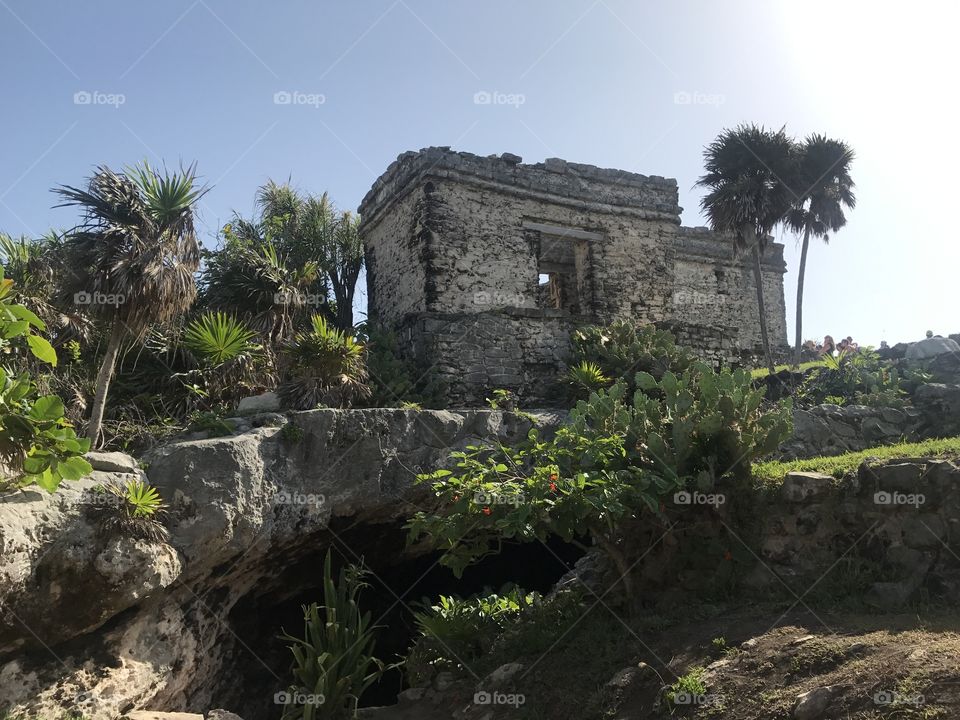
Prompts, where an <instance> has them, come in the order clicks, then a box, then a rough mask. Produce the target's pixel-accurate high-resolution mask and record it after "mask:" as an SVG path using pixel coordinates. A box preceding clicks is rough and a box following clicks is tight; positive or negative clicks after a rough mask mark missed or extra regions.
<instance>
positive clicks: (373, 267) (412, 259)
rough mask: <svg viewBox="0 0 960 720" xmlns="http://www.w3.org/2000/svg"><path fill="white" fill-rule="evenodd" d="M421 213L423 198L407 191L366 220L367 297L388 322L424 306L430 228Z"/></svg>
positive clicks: (423, 206) (398, 319) (421, 310)
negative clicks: (375, 219) (375, 217)
mask: <svg viewBox="0 0 960 720" xmlns="http://www.w3.org/2000/svg"><path fill="white" fill-rule="evenodd" d="M424 214H425V201H424V199H423V198H421V197H418V196H416V195H413V194H410V195H407V196H405V197H403V198H399V199H398V200H397V202H396V203H394V205H393V209H392V211H391V212H390V213H389V214H384V215H382V216H381V217H380V219H379V221H378V222H376V223H372V222H371V223H366V224H365V235H364V243H365V261H366V268H367V294H368V298H367V300H368V303H369V307H370V308H376V309H377V310H376V312H377V314H378V316H379V317H380V319H381V320H382V321H383V322H384V323H386V324H388V325H394V324H396V323H398V322H400V321H401V320H402V319H403V318H405V317H407V316H408V315H411V314H413V313H418V312H423V311H424V310H426V307H427V300H426V298H427V293H426V287H427V267H428V265H427V260H426V246H427V242H428V237H429V229H428V228H426V227H425V225H424Z"/></svg>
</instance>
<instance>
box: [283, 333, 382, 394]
mask: <svg viewBox="0 0 960 720" xmlns="http://www.w3.org/2000/svg"><path fill="white" fill-rule="evenodd" d="M310 322H311V329H310V330H309V331H308V332H302V333H297V335H296V336H295V337H294V339H293V340H292V341H291V342H290V343H289V344H288V345H287V346H286V347H285V348H284V350H283V355H284V357H285V359H286V361H287V368H286V373H287V378H286V380H285V382H284V383H283V384H281V386H280V391H279V392H280V397H281V398H282V399H283V401H284V402H285V403H286V405H287V406H288V407H291V408H294V409H297V410H309V409H311V408H315V407H317V406H319V405H323V406H327V407H348V406H350V405H351V404H352V403H353V402H354V401H355V400H358V399H361V398H365V397H368V396H369V395H370V388H369V387H368V386H367V385H366V379H367V369H366V365H365V360H364V346H363V345H362V344H361V343H360V342H358V341H357V340H356V339H355V338H353V337H352V336H351V335H349V334H347V333H345V332H343V331H342V330H337V329H336V328H335V327H333V326H332V325H330V324H329V323H327V321H326V319H325V318H324V317H323V316H322V315H314V316H313V317H312V318H311V321H310Z"/></svg>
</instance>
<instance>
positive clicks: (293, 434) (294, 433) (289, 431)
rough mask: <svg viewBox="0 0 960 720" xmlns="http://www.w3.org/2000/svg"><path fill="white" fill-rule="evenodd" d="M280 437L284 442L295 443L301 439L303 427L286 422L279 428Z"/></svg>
mask: <svg viewBox="0 0 960 720" xmlns="http://www.w3.org/2000/svg"><path fill="white" fill-rule="evenodd" d="M280 439H281V440H283V441H284V442H285V443H288V444H290V445H295V444H296V443H298V442H300V441H301V440H303V428H302V427H300V426H299V425H297V424H296V423H293V422H288V423H287V424H286V425H284V426H283V427H282V428H280Z"/></svg>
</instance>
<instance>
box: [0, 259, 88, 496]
mask: <svg viewBox="0 0 960 720" xmlns="http://www.w3.org/2000/svg"><path fill="white" fill-rule="evenodd" d="M13 292H14V287H13V281H11V280H9V279H6V278H4V276H3V268H2V267H0V352H2V353H4V354H6V355H18V354H19V355H20V356H22V357H23V358H24V359H23V360H22V361H21V365H23V366H27V365H28V364H30V363H32V362H39V363H42V364H44V365H49V366H54V367H55V366H56V364H57V354H56V352H55V351H54V349H53V347H52V346H51V345H50V343H49V342H48V341H47V340H46V338H44V337H43V336H41V335H38V334H37V331H38V330H45V329H46V326H45V325H44V323H43V321H41V320H40V318H38V317H37V316H36V315H35V314H34V313H33V312H31V311H30V310H28V309H27V308H26V307H24V306H23V305H19V304H17V303H15V302H13ZM28 357H29V358H30V360H27V359H26V358H28ZM64 413H65V408H64V406H63V401H62V400H61V399H60V398H59V397H57V396H56V395H38V393H37V388H36V385H35V383H34V380H33V378H32V377H31V375H30V372H29V371H28V370H23V371H20V372H16V371H14V370H12V369H11V368H8V367H0V491H6V490H12V489H15V488H20V487H26V486H29V485H34V484H36V485H38V486H40V487H41V488H43V489H44V490H47V491H48V492H54V491H55V490H56V489H57V487H58V486H59V485H60V482H61V481H62V480H79V479H80V478H82V477H83V476H84V475H88V474H89V473H90V472H91V470H92V468H91V467H90V463H88V462H87V461H86V460H84V458H83V455H84V453H86V452H87V451H88V450H89V449H90V441H89V440H86V439H80V438H78V437H77V435H76V433H75V432H74V430H73V427H72V426H71V425H70V423H69V422H68V421H67V420H66V418H65V417H64Z"/></svg>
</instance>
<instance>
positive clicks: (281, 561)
mask: <svg viewBox="0 0 960 720" xmlns="http://www.w3.org/2000/svg"><path fill="white" fill-rule="evenodd" d="M331 529H332V532H325V533H323V534H322V535H317V536H314V537H311V538H305V539H304V542H303V544H301V545H300V546H298V547H297V548H294V549H292V550H291V555H293V556H287V557H272V558H270V561H271V563H272V564H274V565H275V566H276V567H278V568H282V570H280V571H278V574H277V575H276V576H275V577H274V579H273V580H272V581H270V582H269V583H268V584H266V585H264V586H262V587H258V589H257V591H256V592H255V593H253V594H250V595H248V596H246V597H245V598H243V599H241V600H240V601H239V602H238V603H237V604H236V605H235V606H234V608H233V610H232V611H231V613H230V616H229V617H230V622H231V626H232V627H233V628H234V630H235V631H236V632H237V633H238V635H240V636H241V637H242V638H243V645H240V644H239V643H238V647H237V648H236V651H235V653H234V658H235V660H234V663H235V667H234V668H231V669H227V673H232V679H230V680H227V679H226V678H231V675H229V674H225V680H224V684H223V688H222V692H220V693H218V695H219V697H218V698H217V700H219V701H220V705H218V707H225V708H227V709H232V710H233V711H234V712H238V713H241V712H242V716H243V717H245V718H248V720H274V719H275V718H279V717H280V713H281V709H280V706H278V705H276V704H275V703H274V702H273V696H274V694H275V693H277V692H280V691H282V690H285V689H286V683H287V682H289V680H290V677H289V669H290V661H291V655H290V652H289V650H288V649H287V647H286V645H285V644H284V642H283V641H282V640H281V639H280V638H279V637H278V636H279V635H280V632H281V628H282V629H283V630H285V631H287V632H288V633H290V634H292V635H295V636H299V635H300V634H301V633H302V632H303V612H302V609H301V607H302V606H303V605H307V604H310V603H312V602H322V600H323V589H322V582H323V561H324V557H325V556H326V553H327V549H328V548H330V547H332V549H333V572H334V576H335V577H336V575H337V573H338V571H339V568H340V567H341V566H342V565H344V564H345V563H350V562H354V563H355V562H357V560H358V559H359V558H361V557H362V558H363V559H364V563H365V565H366V566H367V567H368V568H369V569H370V571H371V574H370V575H369V576H368V577H367V582H368V583H369V585H370V587H368V588H366V589H365V590H364V591H363V593H362V595H361V596H360V604H361V609H362V610H363V611H364V612H366V611H369V612H370V613H371V614H372V618H373V620H374V622H375V624H377V625H381V626H382V628H381V629H380V631H379V634H378V641H377V647H376V653H375V654H376V656H377V657H378V658H380V659H381V660H383V661H384V662H386V663H390V662H395V661H397V660H398V659H399V658H400V657H402V656H403V655H405V654H406V651H407V650H408V648H409V647H410V645H411V644H412V642H413V640H414V637H415V635H416V630H415V623H414V619H413V616H412V614H411V612H410V608H414V609H416V608H417V607H418V605H419V604H420V603H421V602H422V601H424V600H427V601H429V602H431V603H434V602H436V600H437V598H438V596H439V595H441V594H442V595H458V596H461V597H466V596H469V595H473V594H475V593H480V592H483V591H485V590H487V591H490V592H496V591H498V590H499V589H500V588H501V587H502V586H504V585H506V584H508V583H514V584H516V585H519V586H520V587H522V588H524V589H526V590H536V591H538V592H542V593H546V592H547V591H548V590H550V589H551V588H552V587H553V585H554V584H555V583H556V582H557V580H559V579H560V578H561V577H562V576H563V575H564V574H565V573H566V572H567V571H568V570H570V569H571V568H572V567H573V565H574V563H575V562H576V561H577V560H578V559H579V558H580V557H581V556H582V555H583V550H582V549H580V548H578V547H576V546H574V545H571V544H569V543H565V542H563V541H561V540H559V539H556V538H554V539H551V540H549V541H548V542H547V543H546V544H545V545H544V544H540V543H536V542H535V543H525V544H511V545H506V546H504V549H503V551H502V552H501V553H500V554H499V555H496V556H492V557H489V558H486V559H485V560H484V561H482V562H480V563H478V564H477V565H475V566H473V567H471V568H468V569H467V570H466V571H465V572H464V575H463V577H462V578H459V579H458V578H456V577H455V576H454V575H453V572H452V571H450V570H449V569H448V568H446V567H443V566H441V565H439V564H437V559H438V557H439V555H438V554H437V553H433V552H431V553H428V554H421V555H414V556H411V555H410V554H408V553H407V552H406V551H405V549H406V532H405V531H404V530H403V527H402V524H401V523H392V524H354V522H353V521H352V520H351V519H349V518H341V519H339V520H337V521H335V522H332V523H331ZM304 547H309V548H310V549H309V550H304ZM244 645H245V646H246V647H244ZM271 673H273V674H271ZM274 675H275V676H276V677H279V678H280V679H281V680H282V684H281V683H280V682H278V681H277V680H276V677H274ZM405 687H406V685H405V684H404V676H403V671H402V669H395V670H391V671H389V672H388V673H386V674H385V675H384V677H383V678H382V679H381V680H380V682H378V683H377V684H375V685H373V686H372V687H371V688H369V689H368V691H367V692H366V693H364V695H363V697H362V698H361V703H360V704H361V706H364V707H369V706H377V705H391V704H393V703H395V702H396V698H397V695H398V694H399V693H400V691H402V690H403V689H404V688H405Z"/></svg>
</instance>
